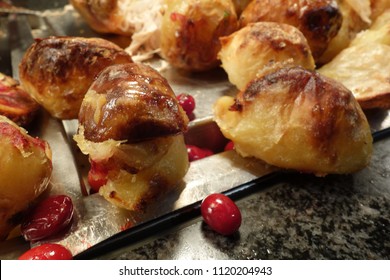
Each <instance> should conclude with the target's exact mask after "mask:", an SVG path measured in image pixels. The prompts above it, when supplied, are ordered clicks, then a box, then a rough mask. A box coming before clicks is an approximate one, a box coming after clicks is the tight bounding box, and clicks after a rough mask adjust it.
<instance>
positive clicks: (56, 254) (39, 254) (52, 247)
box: [18, 243, 73, 260]
mask: <svg viewBox="0 0 390 280" xmlns="http://www.w3.org/2000/svg"><path fill="white" fill-rule="evenodd" d="M72 258H73V256H72V253H71V252H70V251H69V250H68V249H67V248H65V247H64V246H62V245H60V244H50V243H47V244H42V245H39V246H37V247H34V248H32V249H30V250H28V251H27V252H25V253H24V254H23V255H21V256H20V257H19V258H18V259H19V260H71V259H72Z"/></svg>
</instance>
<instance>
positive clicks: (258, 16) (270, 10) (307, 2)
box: [239, 0, 342, 60]
mask: <svg viewBox="0 0 390 280" xmlns="http://www.w3.org/2000/svg"><path fill="white" fill-rule="evenodd" d="M258 21H273V22H281V23H286V24H290V25H293V26H295V27H297V28H298V29H299V30H300V31H301V32H302V33H303V35H305V37H306V39H307V41H308V43H309V45H310V48H311V51H312V53H313V57H314V59H315V60H317V59H318V58H319V57H320V56H321V55H322V54H323V52H324V51H325V50H326V48H327V47H328V44H329V42H330V40H331V39H332V38H333V37H334V36H336V34H337V32H338V31H339V29H340V26H341V23H342V15H341V12H340V10H339V9H338V6H337V3H336V2H335V1H333V0H318V1H313V0H254V1H252V2H250V3H249V5H248V6H247V7H246V8H245V10H244V11H243V12H242V14H241V16H240V19H239V22H240V26H241V27H243V26H245V25H247V24H248V23H251V22H258Z"/></svg>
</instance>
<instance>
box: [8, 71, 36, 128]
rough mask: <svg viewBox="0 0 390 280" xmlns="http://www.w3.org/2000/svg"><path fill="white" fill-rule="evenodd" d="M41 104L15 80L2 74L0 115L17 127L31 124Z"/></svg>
mask: <svg viewBox="0 0 390 280" xmlns="http://www.w3.org/2000/svg"><path fill="white" fill-rule="evenodd" d="M38 109H39V104H38V103H37V102H36V101H35V100H34V99H33V98H32V97H31V96H30V95H29V94H28V93H27V92H25V91H24V90H23V89H22V88H21V87H20V85H19V83H18V82H17V81H16V80H14V79H13V78H11V77H9V76H6V75H4V74H2V73H0V115H3V116H6V117H7V118H9V119H10V120H11V121H13V122H15V123H16V124H17V125H20V126H26V125H27V124H29V123H30V122H31V121H32V120H33V118H34V115H35V113H36V112H37V110H38Z"/></svg>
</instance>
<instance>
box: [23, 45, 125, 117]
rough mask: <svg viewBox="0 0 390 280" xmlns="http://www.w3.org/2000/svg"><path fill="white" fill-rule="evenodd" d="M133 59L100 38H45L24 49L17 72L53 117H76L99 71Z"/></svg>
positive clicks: (33, 95) (26, 86)
mask: <svg viewBox="0 0 390 280" xmlns="http://www.w3.org/2000/svg"><path fill="white" fill-rule="evenodd" d="M128 62H132V59H131V57H130V55H129V54H127V53H126V52H125V51H124V50H122V49H121V48H120V47H118V46H117V45H115V44H113V43H111V42H109V41H107V40H104V39H100V38H81V37H48V38H45V39H38V40H36V42H35V43H34V44H33V45H32V46H30V48H29V49H28V50H27V51H26V53H25V55H24V57H23V59H22V61H21V63H20V65H19V75H20V82H21V84H22V86H23V88H24V89H25V90H26V91H27V92H28V93H29V94H30V95H31V96H32V97H33V98H34V99H35V100H36V101H37V102H38V103H40V104H41V105H42V106H43V107H44V108H45V109H46V110H47V111H48V112H49V113H50V114H51V115H52V116H54V117H56V118H59V119H75V118H77V117H78V112H79V109H80V105H81V102H82V100H83V98H84V95H85V93H86V92H87V90H88V88H89V86H90V85H91V83H92V81H93V80H94V79H95V77H96V76H97V75H98V74H99V73H100V71H101V70H103V69H104V68H106V67H107V66H109V65H112V64H118V63H128Z"/></svg>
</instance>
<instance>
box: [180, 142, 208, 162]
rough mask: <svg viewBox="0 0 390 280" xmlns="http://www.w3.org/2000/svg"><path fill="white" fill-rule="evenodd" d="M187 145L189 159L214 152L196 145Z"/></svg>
mask: <svg viewBox="0 0 390 280" xmlns="http://www.w3.org/2000/svg"><path fill="white" fill-rule="evenodd" d="M186 147H187V153H188V160H189V161H195V160H198V159H202V158H205V157H208V156H211V155H212V154H213V152H212V151H211V150H209V149H202V148H199V147H197V146H194V145H186Z"/></svg>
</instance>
